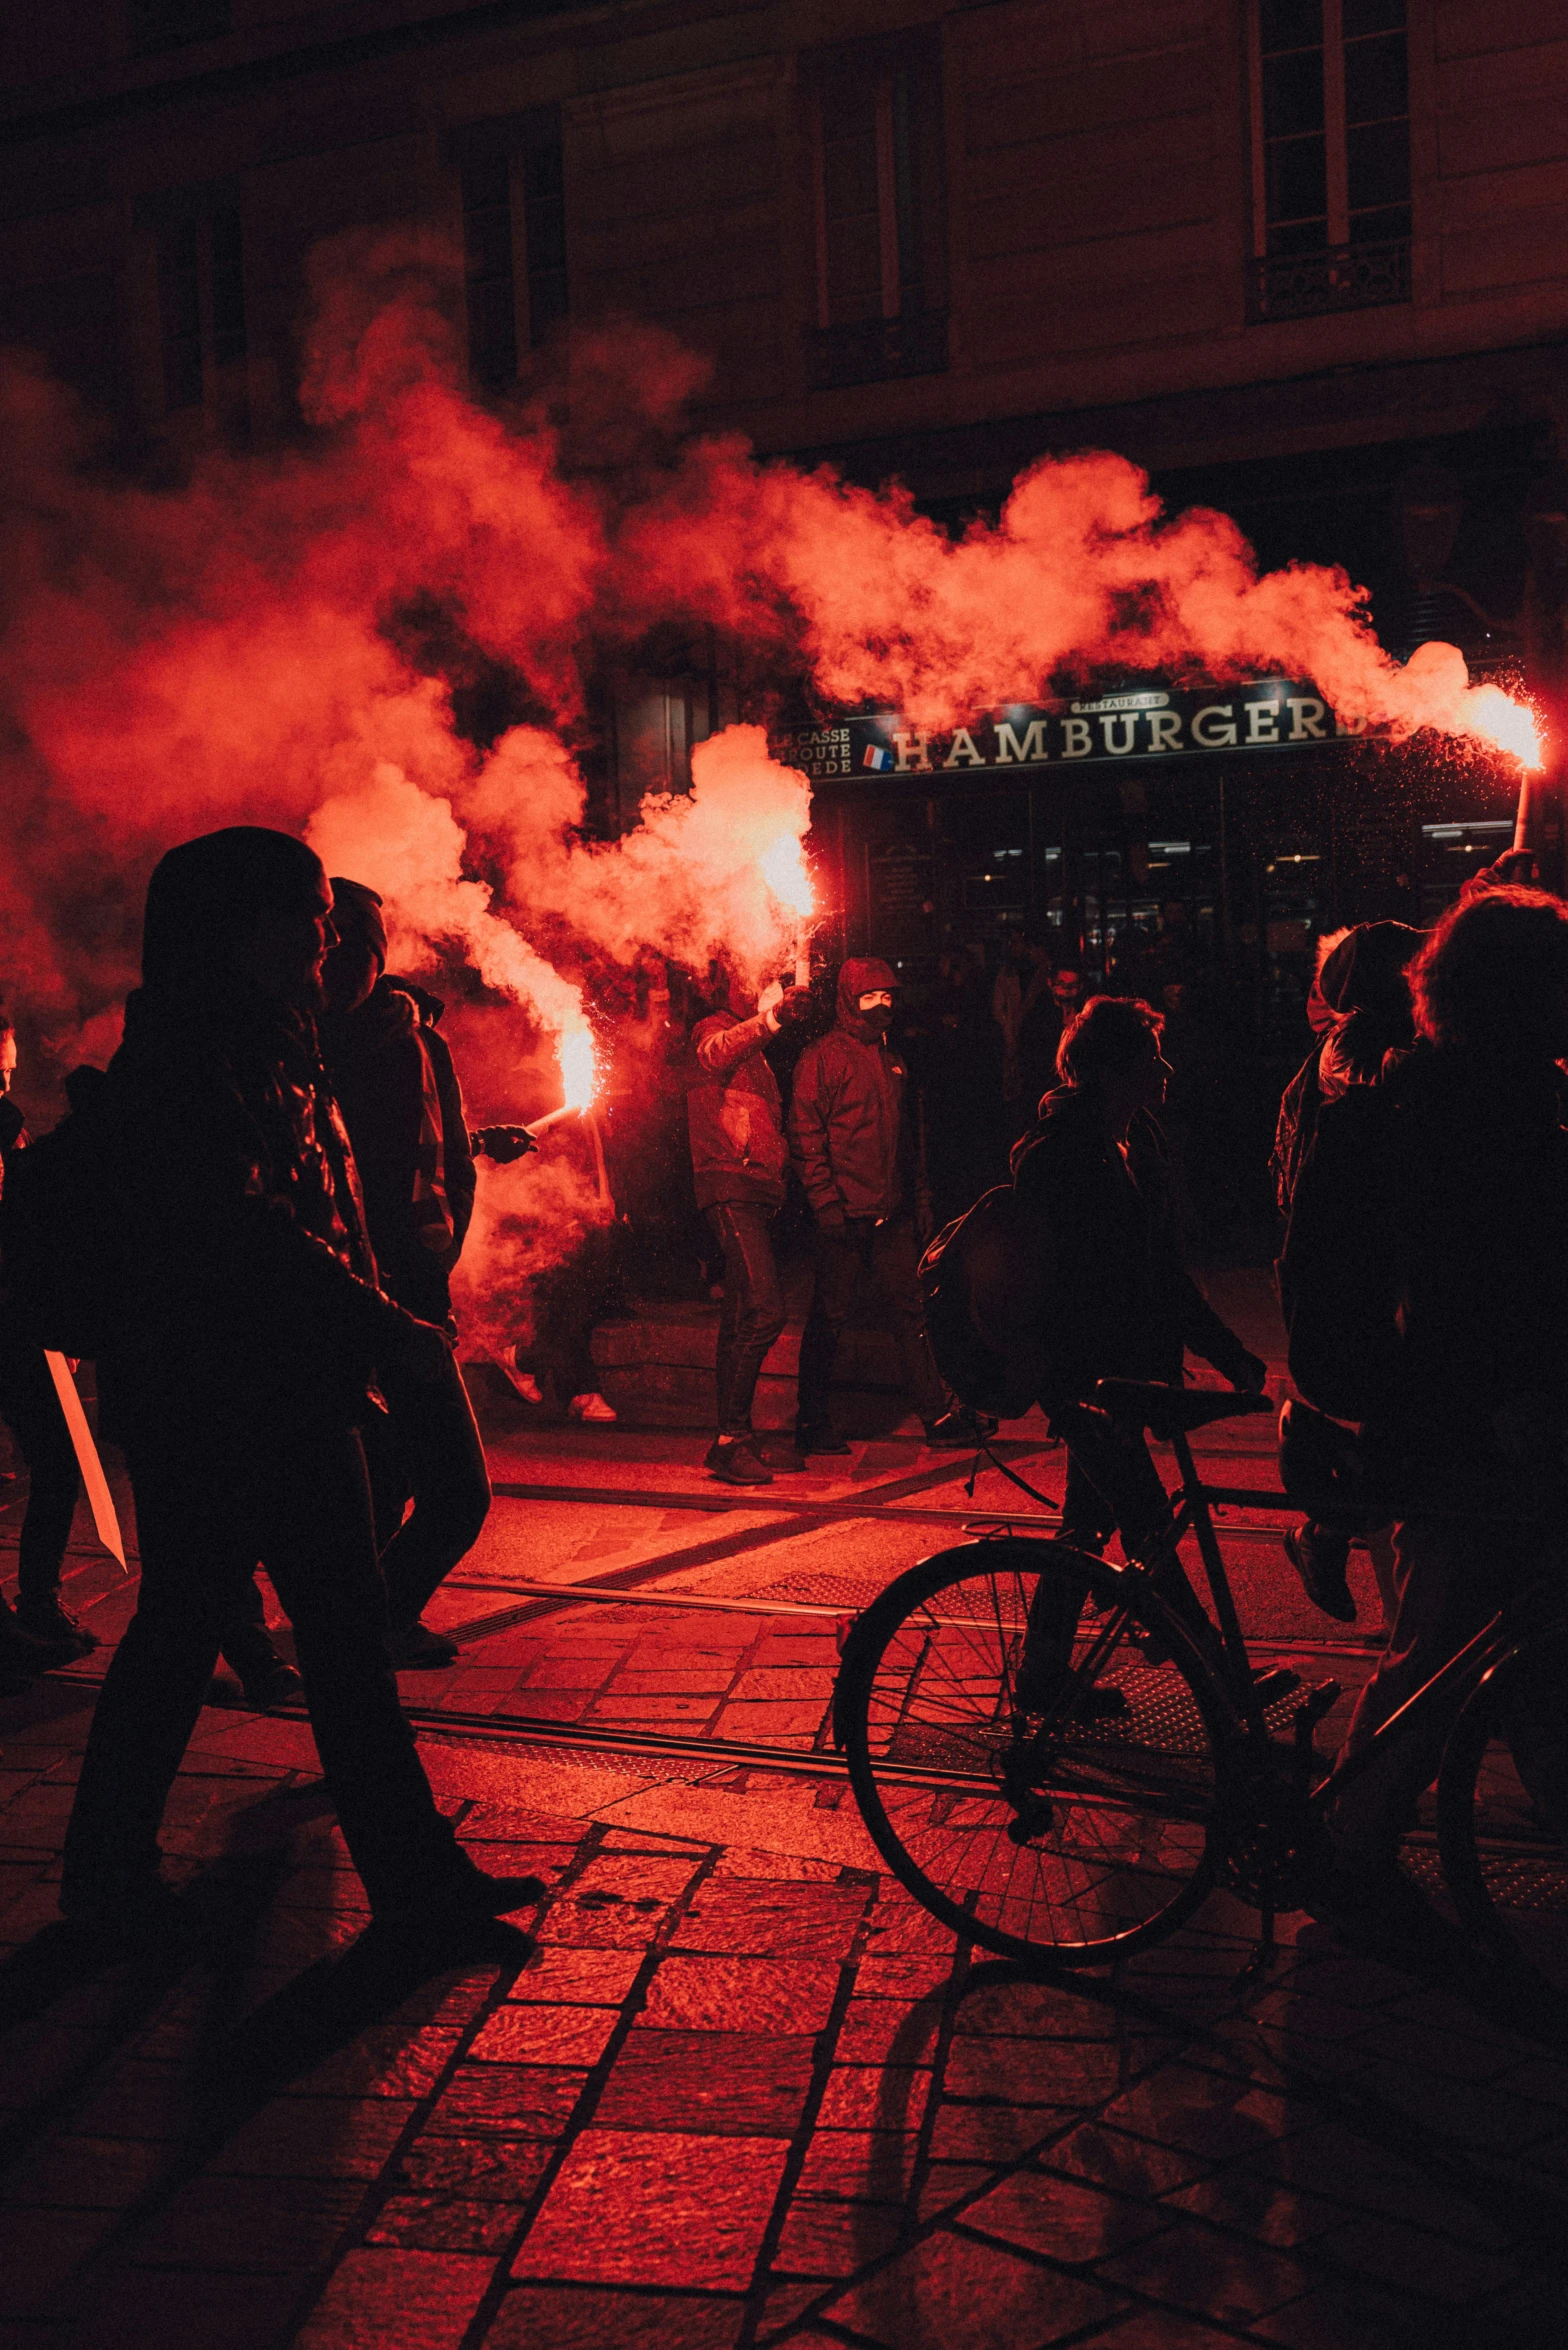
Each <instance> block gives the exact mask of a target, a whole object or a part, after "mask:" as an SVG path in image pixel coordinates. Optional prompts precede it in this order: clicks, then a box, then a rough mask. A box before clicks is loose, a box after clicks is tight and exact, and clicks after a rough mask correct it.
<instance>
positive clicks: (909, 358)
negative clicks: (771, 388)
mask: <svg viewBox="0 0 1568 2350" xmlns="http://www.w3.org/2000/svg"><path fill="white" fill-rule="evenodd" d="M946 366H947V312H946V311H945V310H916V311H912V312H911V313H910V314H909V316H908V317H906V318H867V319H856V320H855V321H854V322H853V324H851V325H848V326H822V327H813V328H811V329H810V330H809V332H808V333H807V336H806V376H807V381H808V383H809V384H810V387H811V389H812V391H814V392H836V391H841V390H842V389H844V387H845V386H846V385H849V384H878V383H888V382H891V381H892V380H893V379H894V378H895V377H897V376H902V375H940V374H941V373H942V372H943V370H944V369H945V368H946Z"/></svg>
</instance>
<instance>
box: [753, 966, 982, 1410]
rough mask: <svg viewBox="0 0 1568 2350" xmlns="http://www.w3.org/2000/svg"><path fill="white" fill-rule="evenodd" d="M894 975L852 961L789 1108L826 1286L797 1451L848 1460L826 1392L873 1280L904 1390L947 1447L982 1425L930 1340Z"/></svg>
mask: <svg viewBox="0 0 1568 2350" xmlns="http://www.w3.org/2000/svg"><path fill="white" fill-rule="evenodd" d="M897 985H898V981H897V979H896V978H895V976H894V974H893V971H892V969H891V967H890V966H889V965H888V964H886V963H884V962H881V961H879V960H878V959H877V958H876V957H874V956H859V957H852V958H851V960H850V961H849V962H847V963H845V964H844V965H843V967H842V968H841V970H840V972H839V975H838V1018H837V1021H836V1023H835V1025H834V1026H833V1027H832V1028H831V1029H830V1030H829V1032H828V1034H827V1035H826V1036H821V1037H818V1038H817V1039H816V1040H815V1042H814V1043H811V1044H808V1045H807V1047H806V1049H805V1051H804V1052H803V1053H802V1054H801V1056H800V1060H799V1062H798V1063H797V1065H796V1069H795V1088H794V1092H793V1094H792V1095H791V1098H790V1110H789V1141H790V1154H791V1156H792V1158H793V1160H794V1163H795V1167H796V1171H797V1172H798V1174H799V1176H800V1180H801V1183H802V1185H803V1186H804V1188H805V1193H806V1198H807V1200H808V1202H809V1203H810V1207H811V1212H812V1216H813V1218H814V1220H815V1224H816V1231H815V1236H814V1240H815V1249H814V1253H815V1260H816V1284H815V1288H814V1289H813V1292H812V1299H811V1312H810V1314H809V1315H808V1316H807V1318H806V1328H805V1334H804V1336H803V1337H802V1339H801V1344H800V1396H799V1405H798V1412H797V1419H796V1428H795V1441H796V1444H797V1446H798V1448H799V1450H800V1451H801V1452H802V1453H803V1454H809V1453H814V1452H817V1453H842V1452H848V1450H849V1446H848V1444H847V1443H846V1442H845V1441H844V1439H843V1438H842V1437H841V1436H839V1435H838V1434H837V1433H836V1432H835V1430H834V1427H833V1423H832V1420H831V1418H830V1416H829V1408H828V1391H829V1388H830V1387H831V1384H832V1379H833V1362H834V1357H835V1356H836V1354H837V1352H838V1342H839V1334H840V1332H841V1331H842V1330H843V1327H844V1324H845V1323H846V1322H847V1321H848V1319H849V1313H850V1308H851V1306H852V1305H853V1304H854V1301H855V1291H856V1289H857V1287H858V1285H859V1283H860V1280H861V1278H862V1276H863V1275H869V1277H870V1279H871V1280H872V1282H873V1283H874V1284H875V1286H876V1288H877V1290H878V1291H879V1292H880V1294H881V1296H882V1299H883V1301H884V1303H885V1304H886V1306H887V1310H888V1313H889V1316H890V1318H891V1321H892V1325H893V1336H894V1338H895V1340H896V1341H897V1345H898V1354H899V1362H900V1364H901V1366H902V1369H903V1374H904V1386H905V1389H906V1391H907V1393H908V1395H909V1397H910V1400H911V1401H912V1402H913V1404H914V1407H915V1409H916V1411H917V1412H918V1413H919V1414H920V1417H921V1420H922V1421H923V1423H924V1425H925V1431H926V1441H927V1443H928V1444H932V1445H935V1446H936V1447H938V1448H939V1449H946V1450H961V1449H963V1448H965V1447H972V1446H973V1444H974V1442H975V1437H976V1427H975V1423H974V1422H973V1421H972V1420H971V1419H970V1418H969V1416H968V1415H967V1414H966V1413H962V1412H957V1411H953V1410H950V1409H949V1407H948V1402H947V1397H946V1394H945V1393H944V1391H943V1387H942V1382H941V1380H940V1379H939V1378H938V1377H937V1372H936V1365H935V1364H934V1363H933V1361H932V1359H931V1349H930V1346H929V1345H928V1344H927V1341H926V1331H925V1316H924V1311H923V1308H922V1305H921V1298H920V1284H919V1281H918V1279H917V1278H916V1267H917V1265H918V1264H919V1261H920V1247H919V1243H918V1241H917V1240H916V1238H915V1226H914V1216H913V1212H912V1209H911V1207H910V1205H909V1204H908V1203H909V1186H908V1184H907V1183H906V1181H905V1178H904V1170H903V1164H902V1161H903V1143H904V1131H903V1126H904V1118H903V1105H904V1086H905V1082H906V1072H905V1069H904V1063H903V1060H902V1058H901V1057H900V1055H899V1054H898V1053H897V1052H896V1051H895V1050H894V1049H893V1047H892V1046H891V1045H890V1044H889V1042H888V1030H889V1028H890V1027H891V1025H892V1020H893V994H894V990H895V989H896V987H897Z"/></svg>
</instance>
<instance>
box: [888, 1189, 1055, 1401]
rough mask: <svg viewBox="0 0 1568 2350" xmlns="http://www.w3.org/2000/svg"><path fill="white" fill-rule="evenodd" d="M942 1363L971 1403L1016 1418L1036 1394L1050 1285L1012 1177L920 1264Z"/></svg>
mask: <svg viewBox="0 0 1568 2350" xmlns="http://www.w3.org/2000/svg"><path fill="white" fill-rule="evenodd" d="M919 1280H920V1292H921V1295H922V1297H923V1298H924V1300H925V1310H926V1334H927V1336H928V1338H929V1339H930V1341H931V1352H932V1355H933V1356H934V1357H935V1360H936V1367H937V1370H938V1371H939V1372H940V1374H941V1376H942V1378H943V1379H944V1380H945V1381H946V1383H947V1385H948V1386H949V1387H950V1388H951V1389H952V1391H953V1393H954V1394H955V1395H956V1396H957V1398H958V1400H959V1402H960V1403H961V1404H966V1405H967V1406H968V1407H969V1409H970V1410H971V1411H977V1412H989V1413H993V1414H994V1415H995V1416H996V1418H998V1419H1000V1420H1016V1419H1019V1418H1021V1417H1022V1415H1023V1414H1024V1413H1025V1412H1026V1411H1027V1410H1028V1409H1029V1407H1030V1405H1031V1404H1032V1403H1033V1402H1034V1400H1035V1387H1036V1374H1035V1351H1036V1348H1037V1346H1038V1343H1039V1309H1040V1300H1041V1298H1042V1295H1043V1291H1044V1281H1043V1275H1042V1268H1041V1267H1040V1265H1039V1264H1038V1263H1037V1262H1036V1259H1035V1252H1034V1251H1033V1250H1032V1249H1031V1247H1030V1246H1029V1245H1028V1244H1027V1243H1026V1241H1025V1238H1024V1233H1023V1229H1022V1223H1021V1219H1020V1216H1019V1213H1018V1200H1017V1195H1016V1194H1015V1192H1014V1190H1013V1187H1012V1185H1011V1184H1010V1183H998V1184H996V1185H995V1186H993V1188H992V1189H991V1190H990V1191H985V1192H982V1193H981V1195H980V1197H979V1198H978V1199H977V1200H976V1201H975V1203H974V1206H973V1207H972V1208H968V1209H966V1210H965V1212H964V1214H963V1215H961V1216H955V1217H954V1218H953V1221H952V1222H951V1223H950V1224H944V1225H943V1227H942V1229H941V1231H940V1232H938V1233H937V1234H936V1236H935V1238H934V1239H933V1240H932V1241H931V1242H930V1244H929V1245H928V1247H927V1249H926V1252H925V1254H924V1256H923V1257H922V1258H921V1260H920V1266H919Z"/></svg>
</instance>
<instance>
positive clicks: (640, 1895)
mask: <svg viewBox="0 0 1568 2350" xmlns="http://www.w3.org/2000/svg"><path fill="white" fill-rule="evenodd" d="M697 1865H698V1864H697V1863H696V1862H694V1861H692V1860H688V1859H674V1860H666V1859H662V1858H660V1859H644V1858H640V1857H638V1856H637V1855H635V1854H631V1853H613V1854H607V1855H605V1856H603V1857H601V1858H598V1859H595V1860H592V1861H590V1862H589V1864H588V1867H587V1868H586V1869H585V1870H584V1871H583V1874H582V1875H581V1877H579V1878H577V1879H576V1880H575V1881H574V1882H573V1884H572V1885H571V1886H570V1888H569V1889H568V1890H567V1891H566V1892H565V1893H563V1894H561V1895H560V1896H559V1897H558V1898H557V1900H556V1901H555V1902H554V1903H553V1904H552V1905H551V1908H550V1910H549V1912H548V1914H547V1916H546V1918H545V1919H544V1921H543V1923H542V1925H541V1927H540V1937H539V1938H540V1940H541V1941H543V1942H570V1943H573V1944H575V1945H576V1946H578V1947H579V1948H590V1949H591V1948H600V1949H606V1948H608V1949H627V1948H637V1949H641V1948H643V1947H644V1946H645V1945H646V1944H647V1943H648V1942H649V1941H650V1940H651V1939H652V1936H653V1933H654V1931H655V1928H656V1927H657V1925H659V1924H661V1923H662V1922H663V1919H664V1918H665V1916H666V1915H667V1913H668V1911H669V1910H670V1908H671V1907H672V1906H673V1904H674V1903H675V1902H677V1901H678V1900H679V1899H680V1898H681V1896H682V1895H683V1894H684V1893H685V1891H686V1889H687V1887H688V1886H689V1885H690V1883H691V1881H692V1877H693V1874H694V1873H695V1870H696V1867H697Z"/></svg>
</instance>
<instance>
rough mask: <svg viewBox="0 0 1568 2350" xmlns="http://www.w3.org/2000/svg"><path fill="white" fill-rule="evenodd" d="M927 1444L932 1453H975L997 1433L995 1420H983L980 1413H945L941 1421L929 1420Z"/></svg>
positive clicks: (958, 1411) (956, 1411) (957, 1411)
mask: <svg viewBox="0 0 1568 2350" xmlns="http://www.w3.org/2000/svg"><path fill="white" fill-rule="evenodd" d="M925 1426H926V1444H927V1446H928V1447H929V1449H930V1450H931V1451H932V1452H975V1451H978V1449H979V1447H980V1446H981V1445H982V1444H983V1443H984V1442H985V1440H986V1438H987V1437H988V1436H994V1435H995V1433H996V1422H995V1421H994V1420H991V1421H989V1422H988V1421H986V1420H983V1419H982V1418H981V1417H980V1416H979V1414H978V1413H975V1412H966V1411H962V1410H955V1411H951V1412H944V1413H943V1414H942V1417H941V1418H940V1420H927V1422H926V1424H925Z"/></svg>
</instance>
